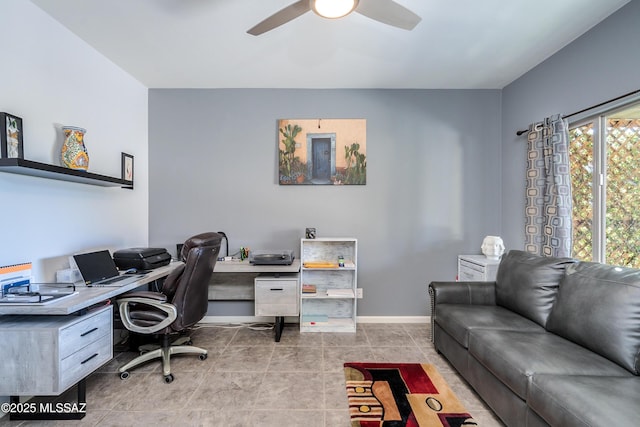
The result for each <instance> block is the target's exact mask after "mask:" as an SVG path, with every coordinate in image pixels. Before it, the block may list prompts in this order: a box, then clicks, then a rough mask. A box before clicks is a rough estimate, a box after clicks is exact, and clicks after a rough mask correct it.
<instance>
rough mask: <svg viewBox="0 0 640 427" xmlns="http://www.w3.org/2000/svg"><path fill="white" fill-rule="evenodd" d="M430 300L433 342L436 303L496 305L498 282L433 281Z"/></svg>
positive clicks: (430, 286) (430, 284) (430, 287)
mask: <svg viewBox="0 0 640 427" xmlns="http://www.w3.org/2000/svg"><path fill="white" fill-rule="evenodd" d="M429 300H430V302H431V315H430V317H431V341H432V342H433V334H434V326H435V324H434V322H435V318H436V304H468V305H496V282H431V283H429Z"/></svg>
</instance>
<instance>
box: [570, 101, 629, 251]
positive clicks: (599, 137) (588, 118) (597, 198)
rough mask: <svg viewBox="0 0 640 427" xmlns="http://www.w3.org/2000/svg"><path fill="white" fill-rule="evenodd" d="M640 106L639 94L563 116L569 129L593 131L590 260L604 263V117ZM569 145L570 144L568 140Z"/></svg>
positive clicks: (605, 192) (605, 193)
mask: <svg viewBox="0 0 640 427" xmlns="http://www.w3.org/2000/svg"><path fill="white" fill-rule="evenodd" d="M633 106H638V107H640V94H634V95H631V96H628V97H624V98H620V99H617V100H616V101H612V102H610V103H606V104H603V105H601V106H598V107H597V108H592V109H589V110H587V111H584V112H580V113H576V114H573V115H571V116H568V117H566V119H567V121H568V124H569V126H568V129H573V128H576V127H580V126H584V125H586V124H589V123H591V124H592V129H593V173H592V175H593V176H592V180H593V182H592V188H593V206H592V209H593V222H592V230H591V235H592V242H591V245H592V254H591V256H592V260H593V261H594V262H600V263H606V249H607V248H606V244H607V236H606V226H607V224H606V214H607V146H606V143H607V142H606V138H607V117H608V116H611V115H614V114H615V113H617V112H620V111H623V110H626V109H628V108H630V107H633ZM570 143H571V141H570ZM572 244H573V243H572Z"/></svg>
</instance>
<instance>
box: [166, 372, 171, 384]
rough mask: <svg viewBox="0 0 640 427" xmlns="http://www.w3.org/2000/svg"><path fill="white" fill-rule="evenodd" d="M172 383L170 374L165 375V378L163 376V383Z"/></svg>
mask: <svg viewBox="0 0 640 427" xmlns="http://www.w3.org/2000/svg"><path fill="white" fill-rule="evenodd" d="M172 381H173V375H172V374H169V375H165V376H164V382H165V383H167V384H169V383H170V382H172Z"/></svg>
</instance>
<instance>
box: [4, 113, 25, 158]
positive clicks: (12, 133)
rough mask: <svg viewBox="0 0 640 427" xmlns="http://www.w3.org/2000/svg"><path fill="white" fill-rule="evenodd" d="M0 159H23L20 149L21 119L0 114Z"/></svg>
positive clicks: (7, 114) (11, 115)
mask: <svg viewBox="0 0 640 427" xmlns="http://www.w3.org/2000/svg"><path fill="white" fill-rule="evenodd" d="M0 144H1V145H2V147H0V158H3V159H24V151H23V148H22V119H21V118H20V117H17V116H14V115H13V114H9V113H0Z"/></svg>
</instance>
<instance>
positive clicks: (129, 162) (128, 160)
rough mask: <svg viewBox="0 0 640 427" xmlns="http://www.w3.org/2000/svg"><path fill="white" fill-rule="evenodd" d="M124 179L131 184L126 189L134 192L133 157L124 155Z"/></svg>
mask: <svg viewBox="0 0 640 427" xmlns="http://www.w3.org/2000/svg"><path fill="white" fill-rule="evenodd" d="M122 179H123V180H124V181H127V182H128V183H131V184H130V185H128V186H127V187H126V188H129V189H131V190H133V156H132V155H131V154H127V153H122Z"/></svg>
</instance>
